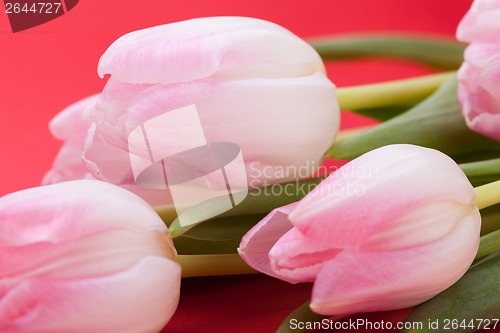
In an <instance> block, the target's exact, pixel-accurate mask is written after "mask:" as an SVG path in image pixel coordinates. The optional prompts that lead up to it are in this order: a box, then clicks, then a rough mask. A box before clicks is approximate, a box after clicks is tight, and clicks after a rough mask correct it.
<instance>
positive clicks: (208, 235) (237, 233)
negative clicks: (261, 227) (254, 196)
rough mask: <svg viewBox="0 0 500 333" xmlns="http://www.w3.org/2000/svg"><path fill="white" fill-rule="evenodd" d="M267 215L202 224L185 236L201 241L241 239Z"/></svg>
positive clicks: (242, 216)
mask: <svg viewBox="0 0 500 333" xmlns="http://www.w3.org/2000/svg"><path fill="white" fill-rule="evenodd" d="M265 216H266V214H253V215H241V216H226V217H221V218H217V219H213V220H210V221H208V222H207V223H200V224H198V225H196V226H195V227H194V228H192V229H190V230H188V231H187V232H186V233H185V234H184V236H187V237H189V238H195V239H200V240H231V239H241V237H243V235H245V234H246V233H247V231H248V230H250V229H251V228H252V227H253V226H254V225H255V224H257V222H259V221H260V220H262V219H263V218H264V217H265Z"/></svg>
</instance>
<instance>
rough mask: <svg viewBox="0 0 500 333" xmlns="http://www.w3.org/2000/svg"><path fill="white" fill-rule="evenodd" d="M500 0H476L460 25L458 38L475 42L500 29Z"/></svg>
mask: <svg viewBox="0 0 500 333" xmlns="http://www.w3.org/2000/svg"><path fill="white" fill-rule="evenodd" d="M499 17H500V0H474V1H473V2H472V6H471V8H470V9H469V11H468V12H467V13H466V14H465V16H464V17H463V19H462V21H460V24H459V25H458V29H457V39H458V40H460V41H462V42H469V43H470V42H473V41H475V40H477V39H480V38H482V37H485V36H487V35H489V34H491V33H493V32H495V31H500V20H499V19H498V18H499Z"/></svg>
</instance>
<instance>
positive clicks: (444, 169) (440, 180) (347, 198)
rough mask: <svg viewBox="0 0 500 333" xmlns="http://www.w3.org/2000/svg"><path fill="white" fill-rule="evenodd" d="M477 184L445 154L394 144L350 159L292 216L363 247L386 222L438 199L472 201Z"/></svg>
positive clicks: (333, 240)
mask: <svg viewBox="0 0 500 333" xmlns="http://www.w3.org/2000/svg"><path fill="white" fill-rule="evenodd" d="M474 197H475V192H474V188H473V187H472V185H471V184H470V182H469V181H468V180H467V178H466V177H465V175H464V173H463V172H462V170H461V169H460V168H459V167H458V166H457V164H456V163H455V162H454V161H453V160H452V159H451V158H449V157H448V156H446V155H444V154H443V153H441V152H439V151H437V150H434V149H429V148H423V147H418V146H413V145H406V144H398V145H389V146H385V147H382V148H378V149H375V150H372V151H371V152H368V153H366V154H364V155H362V156H360V157H358V158H357V159H355V160H353V161H351V162H349V163H347V164H346V165H344V166H343V167H341V168H340V169H339V170H337V171H336V172H335V173H333V174H332V175H331V176H329V177H328V178H327V179H326V180H324V181H323V182H322V183H321V184H320V185H318V186H317V187H316V188H315V189H314V190H313V191H311V192H310V193H309V194H308V195H307V196H306V197H305V198H304V199H302V200H301V201H300V202H299V204H298V205H297V207H296V208H295V209H294V211H293V212H292V213H291V214H290V217H289V218H290V221H291V222H292V224H293V225H294V226H296V227H297V228H298V229H299V230H301V231H302V232H303V233H304V235H305V236H308V237H310V238H313V239H315V240H316V241H318V242H321V243H325V244H328V245H329V246H331V247H337V248H359V247H360V246H361V245H362V244H363V243H364V242H365V241H366V240H368V239H369V238H370V237H372V236H373V235H374V234H376V233H377V232H378V231H379V230H380V229H382V228H383V227H384V226H385V225H386V224H388V223H390V222H391V221H394V220H395V219H397V218H400V217H401V216H403V215H404V214H406V213H408V212H410V211H411V210H413V209H415V208H417V207H419V206H422V205H425V204H426V203H430V202H435V201H454V202H456V203H460V204H465V205H468V204H470V203H471V202H472V201H473V200H474Z"/></svg>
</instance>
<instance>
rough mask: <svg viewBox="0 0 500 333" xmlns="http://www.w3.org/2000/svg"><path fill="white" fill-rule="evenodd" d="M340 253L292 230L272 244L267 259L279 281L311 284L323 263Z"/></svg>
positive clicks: (294, 229) (338, 250)
mask: <svg viewBox="0 0 500 333" xmlns="http://www.w3.org/2000/svg"><path fill="white" fill-rule="evenodd" d="M341 251H342V250H340V249H335V248H331V247H328V246H327V245H325V244H321V243H318V242H316V241H314V240H312V239H310V238H307V237H305V236H304V235H303V234H302V233H301V232H300V231H299V230H297V229H296V228H292V229H291V230H289V231H288V232H287V233H286V234H285V235H283V236H282V237H281V238H280V239H279V240H278V241H277V242H276V244H274V246H273V247H272V248H271V250H270V251H269V258H270V260H271V268H272V270H273V272H274V274H275V275H276V276H279V278H280V279H281V280H285V281H288V282H291V283H299V282H313V281H314V280H315V279H316V277H317V275H318V272H319V271H320V270H321V269H322V268H323V266H324V265H325V263H327V262H328V261H329V260H331V259H333V258H335V256H336V255H337V254H338V253H340V252H341Z"/></svg>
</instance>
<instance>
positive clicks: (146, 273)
mask: <svg viewBox="0 0 500 333" xmlns="http://www.w3.org/2000/svg"><path fill="white" fill-rule="evenodd" d="M179 289H180V266H179V265H178V264H177V263H174V262H173V261H170V260H168V259H164V258H145V259H143V260H142V261H141V262H139V263H138V264H136V265H134V266H132V267H131V268H129V269H127V270H124V271H120V272H118V273H117V274H114V275H109V276H96V277H92V278H87V279H47V278H44V277H33V278H28V279H23V280H15V279H14V280H8V279H2V280H1V281H0V293H2V297H1V299H0V331H1V332H2V333H21V332H22V333H35V332H36V333H42V332H43V333H49V332H50V333H56V332H64V333H67V332H73V333H95V332H106V333H136V332H141V333H157V332H159V331H160V330H161V329H162V327H163V326H164V325H165V324H166V323H167V321H168V320H169V319H170V318H171V316H172V314H173V313H174V311H175V309H176V307H177V302H178V299H179Z"/></svg>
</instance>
